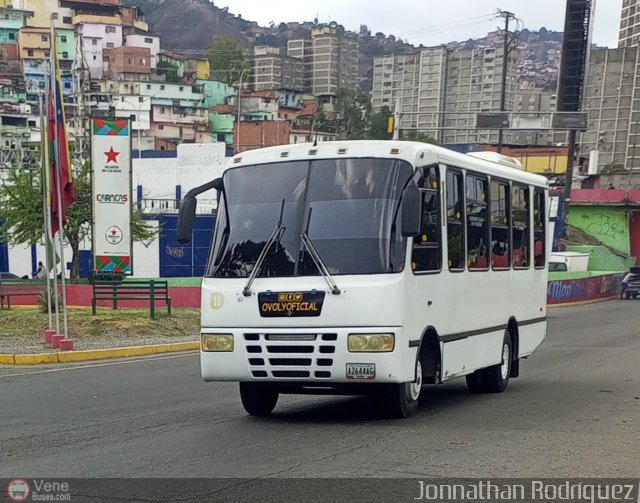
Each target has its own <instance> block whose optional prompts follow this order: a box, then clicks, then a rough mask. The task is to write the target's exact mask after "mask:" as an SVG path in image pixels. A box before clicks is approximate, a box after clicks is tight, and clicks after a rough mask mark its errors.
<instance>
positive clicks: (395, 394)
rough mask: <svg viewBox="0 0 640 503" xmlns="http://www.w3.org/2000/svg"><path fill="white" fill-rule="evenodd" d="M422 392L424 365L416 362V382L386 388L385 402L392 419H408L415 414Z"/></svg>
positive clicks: (418, 361) (391, 385)
mask: <svg viewBox="0 0 640 503" xmlns="http://www.w3.org/2000/svg"><path fill="white" fill-rule="evenodd" d="M421 390H422V364H421V363H420V359H418V360H417V361H416V380H415V381H413V382H407V383H402V384H390V385H388V387H387V388H386V393H385V397H384V398H385V402H386V406H387V410H388V411H389V413H390V414H391V416H392V417H395V418H398V419H406V418H408V417H411V416H413V415H414V414H415V412H416V410H417V409H418V402H419V401H420V392H421Z"/></svg>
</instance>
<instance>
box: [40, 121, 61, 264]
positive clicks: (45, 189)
mask: <svg viewBox="0 0 640 503" xmlns="http://www.w3.org/2000/svg"><path fill="white" fill-rule="evenodd" d="M41 113H42V112H41ZM41 125H42V131H43V135H42V145H43V147H42V153H43V155H42V170H41V171H42V172H41V176H42V206H43V208H44V218H45V225H44V229H45V233H44V238H45V246H46V257H47V272H50V271H53V270H54V267H56V265H57V264H58V262H60V257H58V254H57V253H56V250H55V246H54V244H53V234H52V233H51V230H52V229H51V220H50V212H51V162H50V159H49V148H48V142H49V140H48V137H47V136H48V135H47V128H46V127H45V126H44V119H41Z"/></svg>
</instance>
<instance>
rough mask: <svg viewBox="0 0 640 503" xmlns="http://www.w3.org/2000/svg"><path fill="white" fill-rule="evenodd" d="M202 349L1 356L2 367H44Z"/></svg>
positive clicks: (192, 345)
mask: <svg viewBox="0 0 640 503" xmlns="http://www.w3.org/2000/svg"><path fill="white" fill-rule="evenodd" d="M197 349H200V342H198V341H195V342H175V343H171V344H155V345H149V346H128V347H122V348H110V349H87V350H82V351H69V352H64V353H61V352H59V353H36V354H0V364H2V365H42V364H47V363H74V362H86V361H91V360H109V359H114V358H131V357H134V356H148V355H159V354H164V353H177V352H182V351H195V350H197Z"/></svg>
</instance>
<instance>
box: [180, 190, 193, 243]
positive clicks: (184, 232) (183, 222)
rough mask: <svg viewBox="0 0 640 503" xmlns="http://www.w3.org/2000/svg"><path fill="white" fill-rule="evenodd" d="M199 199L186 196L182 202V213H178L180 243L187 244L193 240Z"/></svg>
mask: <svg viewBox="0 0 640 503" xmlns="http://www.w3.org/2000/svg"><path fill="white" fill-rule="evenodd" d="M197 204H198V200H197V199H196V198H195V197H193V196H188V195H187V196H186V197H185V198H184V199H183V200H182V203H180V213H178V226H177V229H176V237H177V239H178V243H180V244H187V243H190V242H191V233H192V232H193V223H194V222H195V219H196V206H197Z"/></svg>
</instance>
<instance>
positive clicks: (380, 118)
mask: <svg viewBox="0 0 640 503" xmlns="http://www.w3.org/2000/svg"><path fill="white" fill-rule="evenodd" d="M392 115H393V114H392V113H391V110H389V107H386V106H385V107H382V108H381V109H380V110H379V111H378V112H375V113H373V114H371V117H370V118H369V131H368V137H369V138H370V139H372V140H390V139H391V137H392V136H393V134H392V133H389V132H388V127H389V117H391V116H392Z"/></svg>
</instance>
